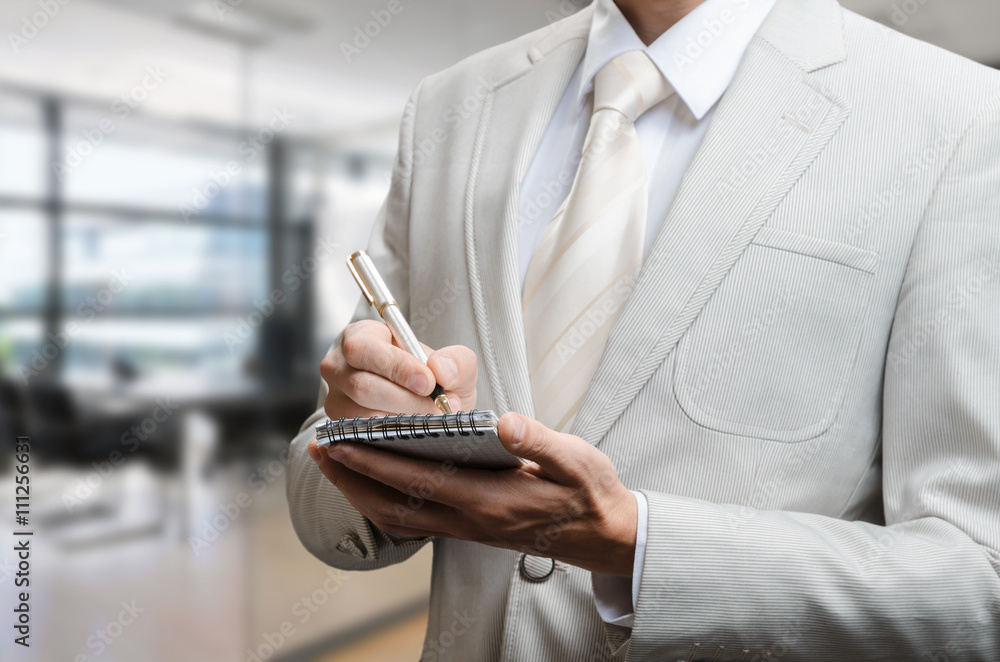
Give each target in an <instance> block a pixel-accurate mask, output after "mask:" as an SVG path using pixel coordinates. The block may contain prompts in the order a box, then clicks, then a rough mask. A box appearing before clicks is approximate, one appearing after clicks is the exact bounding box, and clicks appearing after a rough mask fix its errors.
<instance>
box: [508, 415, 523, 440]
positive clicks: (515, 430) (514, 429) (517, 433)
mask: <svg viewBox="0 0 1000 662" xmlns="http://www.w3.org/2000/svg"><path fill="white" fill-rule="evenodd" d="M512 419H513V420H512V421H511V424H510V436H511V437H513V440H514V443H515V444H519V443H521V442H522V441H524V421H522V420H521V419H520V418H518V417H517V416H514V417H512Z"/></svg>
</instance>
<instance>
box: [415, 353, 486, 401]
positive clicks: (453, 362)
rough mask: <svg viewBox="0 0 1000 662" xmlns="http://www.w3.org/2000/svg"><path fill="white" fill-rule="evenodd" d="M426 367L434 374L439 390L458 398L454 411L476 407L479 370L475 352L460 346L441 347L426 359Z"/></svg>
mask: <svg viewBox="0 0 1000 662" xmlns="http://www.w3.org/2000/svg"><path fill="white" fill-rule="evenodd" d="M427 367H428V368H430V369H431V372H433V373H434V379H435V380H436V381H437V383H438V384H439V385H440V386H441V388H443V389H444V390H445V391H448V393H453V394H454V395H457V396H458V399H459V403H458V406H456V409H458V408H461V409H472V408H473V407H475V406H476V380H477V379H478V378H479V368H478V365H477V362H476V354H475V352H473V351H472V350H471V349H469V348H468V347H464V346H462V345H452V346H451V347H442V348H441V349H439V350H437V351H436V352H432V353H431V354H430V355H429V356H428V357H427Z"/></svg>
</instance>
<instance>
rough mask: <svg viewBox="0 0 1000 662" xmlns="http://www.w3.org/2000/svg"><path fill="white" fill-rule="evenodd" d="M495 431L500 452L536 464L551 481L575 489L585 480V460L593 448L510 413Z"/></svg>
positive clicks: (581, 440) (576, 438)
mask: <svg viewBox="0 0 1000 662" xmlns="http://www.w3.org/2000/svg"><path fill="white" fill-rule="evenodd" d="M498 430H499V433H500V442H501V443H502V444H503V445H504V448H506V449H507V450H508V451H510V453H511V454H512V455H516V456H517V457H523V458H524V459H526V460H531V461H532V462H534V463H536V464H537V465H538V466H539V467H541V468H542V469H543V470H544V471H545V473H546V474H548V475H549V476H551V477H552V479H553V480H555V481H557V482H559V483H562V484H563V485H576V484H580V483H582V482H583V481H584V480H585V479H586V458H587V456H588V454H589V453H590V452H591V451H592V450H593V447H592V446H591V445H590V444H588V443H587V442H585V441H584V440H583V439H581V438H580V437H575V436H573V435H571V434H564V433H562V432H556V431H555V430H550V429H549V428H547V427H545V426H544V425H542V424H541V423H539V422H538V421H536V420H533V419H530V418H528V417H527V416H521V415H520V414H516V413H513V412H510V413H507V414H504V415H503V417H502V418H501V419H500V425H499V426H498Z"/></svg>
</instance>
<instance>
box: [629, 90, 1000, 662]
mask: <svg viewBox="0 0 1000 662" xmlns="http://www.w3.org/2000/svg"><path fill="white" fill-rule="evenodd" d="M998 314H1000V98H994V99H992V100H991V101H990V102H988V103H987V104H986V106H984V108H983V109H982V111H981V112H980V113H979V114H978V115H977V119H976V120H975V121H974V122H973V124H972V125H971V126H970V127H968V128H967V129H966V130H965V132H964V135H963V137H962V138H961V139H960V141H959V142H958V145H957V146H956V148H955V149H954V153H953V154H952V156H951V159H950V162H949V164H948V166H947V167H946V169H945V170H944V173H943V175H942V177H941V179H940V181H939V182H938V184H937V187H936V189H935V192H934V194H933V196H932V198H931V200H930V202H929V205H928V207H927V208H926V210H925V212H924V217H923V219H922V221H921V225H920V227H919V230H918V232H917V235H916V238H915V242H914V244H913V246H912V252H911V256H910V259H909V263H908V265H907V269H906V273H905V276H904V279H903V282H902V285H901V289H900V292H899V298H898V303H897V308H896V313H895V321H894V325H893V329H892V334H891V339H890V342H889V346H888V352H887V358H886V366H885V372H884V394H883V402H882V409H883V412H882V415H883V418H882V462H883V470H882V476H883V501H884V507H885V518H886V519H885V521H886V525H885V526H878V525H875V524H869V523H864V522H850V521H844V520H840V519H836V518H832V517H824V516H818V515H813V514H804V513H795V512H784V511H753V510H750V509H746V508H740V507H738V506H726V505H719V504H713V503H707V502H703V501H697V500H694V499H688V498H683V497H678V496H671V495H669V494H661V493H654V492H645V494H646V496H647V498H648V500H649V531H648V536H649V537H648V541H647V548H646V559H645V567H644V570H643V573H642V581H641V584H640V589H639V598H638V607H637V609H636V616H635V626H634V628H633V629H632V631H631V637H630V639H629V641H628V642H627V643H628V651H629V652H628V655H627V659H628V660H665V659H671V660H674V659H685V660H702V659H704V660H709V659H726V660H729V659H737V658H740V659H745V660H750V659H769V658H770V659H780V660H811V661H817V660H847V659H857V660H860V659H886V660H888V659H893V660H910V659H913V660H916V659H934V660H937V659H941V660H944V659H949V660H957V659H961V660H997V659H1000V657H998V656H1000V577H998V573H1000V324H998V322H1000V317H998ZM836 470H837V468H836V467H830V471H836ZM720 647H724V651H723V652H722V653H719V649H720ZM742 651H747V653H746V654H745V657H740V655H741V653H742ZM768 653H770V655H769V656H768ZM717 654H718V655H719V656H718V657H713V656H716V655H717Z"/></svg>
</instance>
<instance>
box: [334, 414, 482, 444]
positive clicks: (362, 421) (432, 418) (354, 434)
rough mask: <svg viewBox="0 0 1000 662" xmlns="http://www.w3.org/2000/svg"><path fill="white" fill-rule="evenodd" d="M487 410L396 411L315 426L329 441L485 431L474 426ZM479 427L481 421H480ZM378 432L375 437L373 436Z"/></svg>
mask: <svg viewBox="0 0 1000 662" xmlns="http://www.w3.org/2000/svg"><path fill="white" fill-rule="evenodd" d="M484 413H487V412H483V411H480V410H478V409H473V410H472V411H469V412H462V411H459V412H455V413H454V414H397V415H396V416H390V415H386V416H382V417H378V416H376V417H373V418H341V419H338V420H336V421H327V422H326V423H321V424H320V425H317V426H316V437H317V440H318V441H323V440H325V439H329V440H330V443H331V444H335V443H337V442H339V441H345V440H348V439H364V438H367V439H368V441H369V442H377V441H379V440H380V439H385V438H387V437H395V438H399V439H410V438H411V437H412V438H413V439H423V438H424V437H434V438H437V437H440V436H441V434H438V433H440V432H443V433H444V436H446V437H455V436H462V437H468V436H470V434H471V435H476V436H479V437H481V436H483V435H484V434H486V433H485V432H483V431H482V430H480V429H479V428H478V427H477V424H476V416H477V415H479V414H484ZM479 425H480V426H482V421H480V423H479ZM359 428H360V429H359ZM375 434H378V437H377V438H376V437H375Z"/></svg>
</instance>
